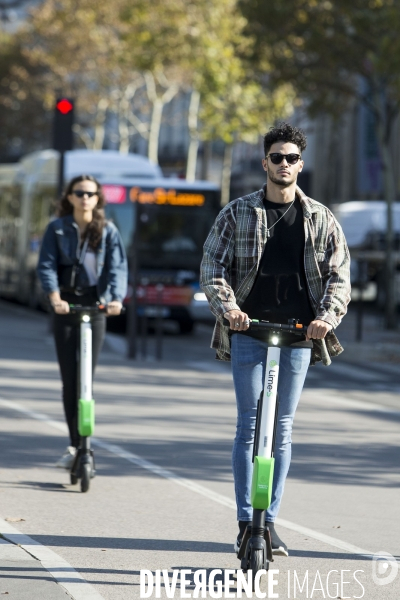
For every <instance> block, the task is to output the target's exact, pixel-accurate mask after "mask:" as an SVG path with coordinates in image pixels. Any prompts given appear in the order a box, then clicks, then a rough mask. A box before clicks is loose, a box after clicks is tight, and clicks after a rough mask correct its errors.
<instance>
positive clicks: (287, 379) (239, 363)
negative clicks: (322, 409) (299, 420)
mask: <svg viewBox="0 0 400 600" xmlns="http://www.w3.org/2000/svg"><path fill="white" fill-rule="evenodd" d="M267 348H268V345H267V343H266V342H263V341H260V340H257V339H255V338H252V337H249V336H245V335H241V334H238V333H237V334H234V335H233V336H232V344H231V356H232V373H233V383H234V386H235V393H236V403H237V427H236V437H235V441H234V445H233V452H232V467H233V477H234V481H235V494H236V505H237V518H238V521H251V519H252V515H253V509H252V506H251V503H250V492H251V478H252V472H253V465H252V453H253V440H254V429H255V423H256V413H257V401H258V398H259V397H260V394H261V392H262V390H263V387H264V380H265V364H266V358H267ZM310 358H311V350H310V349H309V348H290V347H284V348H281V358H280V366H279V381H278V396H279V408H278V422H277V429H276V438H275V452H274V456H275V469H274V480H273V486H272V499H271V505H270V507H269V509H268V510H267V512H266V521H275V518H276V516H277V514H278V511H279V506H280V503H281V500H282V495H283V489H284V486H285V480H286V476H287V474H288V471H289V466H290V459H291V450H292V426H293V419H294V414H295V412H296V408H297V405H298V403H299V399H300V395H301V392H302V389H303V385H304V380H305V378H306V374H307V370H308V366H309V364H310Z"/></svg>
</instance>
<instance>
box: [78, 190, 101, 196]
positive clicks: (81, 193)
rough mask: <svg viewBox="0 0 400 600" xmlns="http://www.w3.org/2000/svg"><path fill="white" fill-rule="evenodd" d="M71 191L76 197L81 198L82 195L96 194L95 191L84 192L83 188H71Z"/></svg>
mask: <svg viewBox="0 0 400 600" xmlns="http://www.w3.org/2000/svg"><path fill="white" fill-rule="evenodd" d="M72 193H73V194H74V196H76V197H77V198H83V196H87V197H88V198H91V197H92V196H97V192H84V191H83V190H73V191H72Z"/></svg>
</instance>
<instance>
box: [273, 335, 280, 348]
mask: <svg viewBox="0 0 400 600" xmlns="http://www.w3.org/2000/svg"><path fill="white" fill-rule="evenodd" d="M271 342H272V343H273V345H274V346H276V345H277V344H278V342H279V338H278V336H277V335H273V336H272V338H271Z"/></svg>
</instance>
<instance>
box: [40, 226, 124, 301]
mask: <svg viewBox="0 0 400 600" xmlns="http://www.w3.org/2000/svg"><path fill="white" fill-rule="evenodd" d="M79 246H80V235H79V228H78V225H77V224H76V223H75V221H74V218H73V216H72V215H67V216H65V217H60V218H58V219H55V220H54V221H51V223H49V225H48V226H47V229H46V231H45V233H44V236H43V241H42V246H41V249H40V255H39V262H38V266H37V273H38V276H39V279H40V282H41V284H42V288H43V291H44V292H45V293H46V294H50V293H51V292H59V291H60V287H59V281H58V267H59V266H71V265H73V264H74V263H75V261H76V258H77V255H79ZM96 257H97V277H98V282H97V293H98V296H99V299H100V301H101V302H103V303H105V304H106V303H107V302H111V301H112V300H118V301H119V302H122V301H123V299H124V298H125V296H126V291H127V284H128V264H127V260H126V254H125V249H124V246H123V243H122V240H121V236H120V234H119V231H118V229H117V228H116V227H115V225H114V224H113V223H110V222H106V225H105V227H104V228H103V237H102V240H101V243H100V245H99V246H98V248H97V250H96Z"/></svg>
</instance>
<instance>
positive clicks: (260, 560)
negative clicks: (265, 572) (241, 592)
mask: <svg viewBox="0 0 400 600" xmlns="http://www.w3.org/2000/svg"><path fill="white" fill-rule="evenodd" d="M249 562H250V565H249V567H250V569H251V579H252V582H253V592H254V591H255V589H254V582H255V579H256V575H257V573H258V571H261V569H264V552H263V551H262V550H252V551H251V554H250V561H249Z"/></svg>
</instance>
